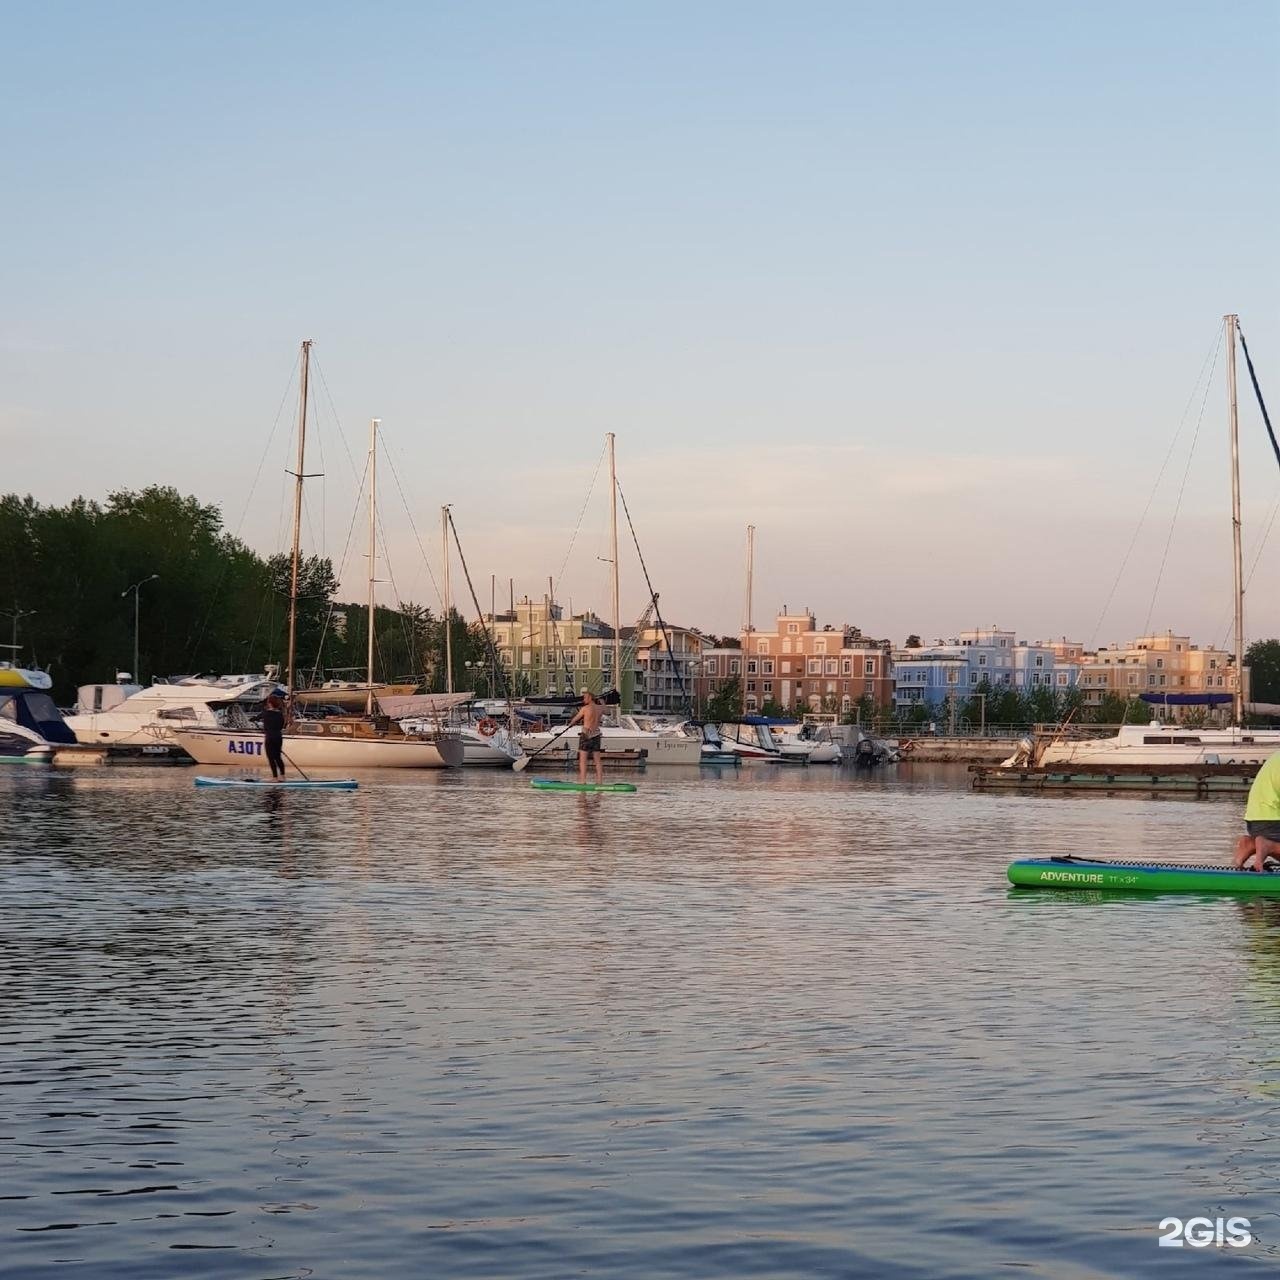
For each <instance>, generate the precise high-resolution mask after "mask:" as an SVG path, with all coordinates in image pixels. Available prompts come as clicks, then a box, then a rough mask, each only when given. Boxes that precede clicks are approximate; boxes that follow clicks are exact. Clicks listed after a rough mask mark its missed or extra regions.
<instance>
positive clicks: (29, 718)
mask: <svg viewBox="0 0 1280 1280" xmlns="http://www.w3.org/2000/svg"><path fill="white" fill-rule="evenodd" d="M52 687H53V681H52V679H51V678H50V676H49V674H48V673H47V672H45V671H29V670H27V669H26V668H25V667H18V666H14V665H13V664H12V663H8V662H3V663H0V764H52V763H53V756H54V752H55V751H56V749H57V748H58V747H59V746H62V745H69V744H71V743H74V742H75V740H76V736H75V734H74V733H72V732H71V730H70V729H69V728H67V724H66V721H65V720H63V718H62V713H61V712H60V711H59V710H58V708H57V707H56V706H54V703H53V699H52V698H51V697H50V696H49V693H48V691H49V689H51V688H52Z"/></svg>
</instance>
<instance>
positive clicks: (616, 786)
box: [530, 778, 635, 791]
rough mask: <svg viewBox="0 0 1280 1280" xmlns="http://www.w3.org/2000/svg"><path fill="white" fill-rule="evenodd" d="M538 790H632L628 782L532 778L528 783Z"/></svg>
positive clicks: (632, 787) (633, 788)
mask: <svg viewBox="0 0 1280 1280" xmlns="http://www.w3.org/2000/svg"><path fill="white" fill-rule="evenodd" d="M530 785H531V786H533V787H535V788H536V789H537V790H539V791H634V790H635V787H634V786H633V785H632V784H631V783H630V782H562V781H560V780H559V779H557V778H534V780H533V782H532V783H531V784H530Z"/></svg>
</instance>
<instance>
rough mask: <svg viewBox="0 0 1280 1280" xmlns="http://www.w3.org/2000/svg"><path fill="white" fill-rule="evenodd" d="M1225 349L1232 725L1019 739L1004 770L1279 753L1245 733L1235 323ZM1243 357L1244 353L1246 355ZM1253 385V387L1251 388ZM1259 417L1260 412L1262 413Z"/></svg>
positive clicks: (1212, 760) (1272, 741) (1244, 758)
mask: <svg viewBox="0 0 1280 1280" xmlns="http://www.w3.org/2000/svg"><path fill="white" fill-rule="evenodd" d="M1222 321H1223V326H1224V329H1225V335H1226V348H1227V424H1228V427H1229V429H1230V437H1231V538H1232V565H1233V569H1234V575H1235V672H1236V687H1235V692H1234V694H1233V696H1232V711H1233V719H1234V724H1233V725H1232V726H1230V727H1228V728H1225V729H1192V728H1188V727H1187V726H1185V725H1178V724H1164V723H1162V722H1161V721H1159V720H1152V721H1151V723H1150V724H1147V725H1124V726H1122V727H1121V729H1120V731H1119V732H1118V733H1116V734H1115V735H1114V736H1113V737H1110V738H1094V739H1080V740H1066V741H1063V740H1058V739H1051V740H1050V741H1049V742H1047V743H1045V744H1043V745H1041V744H1038V743H1034V742H1032V741H1031V740H1030V739H1025V740H1024V741H1023V743H1022V744H1021V746H1020V749H1019V751H1018V752H1017V753H1016V754H1015V755H1013V756H1011V757H1010V758H1009V759H1008V760H1006V761H1005V764H1006V765H1011V766H1015V767H1016V766H1018V765H1023V764H1027V763H1032V764H1037V765H1060V764H1080V765H1091V766H1098V765H1110V764H1115V765H1124V764H1134V765H1157V766H1158V765H1171V764H1261V763H1262V761H1264V760H1265V759H1266V758H1267V757H1268V756H1270V755H1272V754H1273V753H1275V752H1276V751H1280V729H1245V728H1242V727H1241V726H1242V725H1243V722H1244V712H1245V691H1244V563H1243V557H1242V552H1241V545H1240V544H1241V536H1240V534H1241V521H1240V423H1239V415H1238V412H1237V404H1236V343H1237V341H1242V337H1241V334H1240V317H1239V316H1236V315H1227V316H1223V318H1222ZM1246 354H1247V352H1246ZM1255 385H1256V384H1255ZM1264 412H1265V411H1264Z"/></svg>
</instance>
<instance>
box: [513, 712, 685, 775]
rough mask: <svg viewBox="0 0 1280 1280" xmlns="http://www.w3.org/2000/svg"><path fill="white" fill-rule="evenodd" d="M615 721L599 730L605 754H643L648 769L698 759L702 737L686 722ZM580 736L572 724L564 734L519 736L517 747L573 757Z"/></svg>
mask: <svg viewBox="0 0 1280 1280" xmlns="http://www.w3.org/2000/svg"><path fill="white" fill-rule="evenodd" d="M617 720H618V723H617V724H609V723H608V722H606V723H605V724H603V725H601V726H600V735H601V740H600V745H601V746H602V747H603V748H604V750H605V751H644V752H646V753H647V754H646V757H645V763H646V764H649V765H655V764H694V765H696V764H697V763H698V762H699V761H700V760H701V759H702V734H701V732H700V731H697V730H694V729H693V728H691V727H690V726H689V725H688V723H687V722H684V723H680V724H674V725H670V724H663V723H662V722H660V721H657V720H651V719H649V718H648V717H647V716H631V715H622V716H618V717H617ZM581 734H582V727H581V726H580V725H576V724H575V725H574V726H573V728H572V729H568V730H564V729H547V730H544V731H542V732H541V733H526V734H522V735H521V737H520V745H521V747H523V748H524V750H525V751H526V752H528V753H529V754H532V753H533V752H535V751H538V750H541V749H543V748H545V751H544V755H545V758H546V759H547V760H551V759H553V758H557V757H559V756H566V755H576V754H577V752H578V739H579V737H580V736H581ZM553 740H554V741H553Z"/></svg>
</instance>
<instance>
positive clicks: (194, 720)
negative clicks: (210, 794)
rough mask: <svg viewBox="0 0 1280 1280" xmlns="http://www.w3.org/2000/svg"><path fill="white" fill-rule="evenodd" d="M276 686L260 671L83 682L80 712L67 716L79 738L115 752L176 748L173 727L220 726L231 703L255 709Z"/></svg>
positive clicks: (149, 751) (155, 751)
mask: <svg viewBox="0 0 1280 1280" xmlns="http://www.w3.org/2000/svg"><path fill="white" fill-rule="evenodd" d="M275 688H276V681H275V680H274V679H273V678H269V677H267V676H262V675H244V676H221V677H216V678H208V679H206V678H204V677H201V676H186V677H183V678H182V679H179V680H174V681H171V682H169V683H162V684H154V685H150V686H149V687H148V688H145V689H143V688H139V687H138V686H137V685H130V684H126V683H123V682H117V683H116V684H108V685H101V684H92V685H81V686H80V690H79V699H78V701H77V704H76V706H77V711H76V714H75V715H73V716H69V717H67V725H68V726H69V727H70V729H71V731H72V732H73V733H74V734H75V736H76V738H77V739H78V740H79V741H80V742H83V743H86V744H90V745H93V746H106V747H108V748H110V749H111V750H112V751H113V752H120V753H124V752H137V753H140V754H157V753H167V752H169V751H172V750H175V749H176V748H177V744H176V743H175V742H174V740H173V730H174V729H178V728H181V729H218V728H223V727H225V725H226V719H227V713H228V712H229V711H230V710H231V709H232V708H233V707H241V708H248V707H250V706H252V707H256V706H257V705H258V704H259V703H261V702H262V700H263V699H264V698H265V697H267V695H268V694H270V693H271V692H272V691H273V690H274V689H275Z"/></svg>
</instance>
